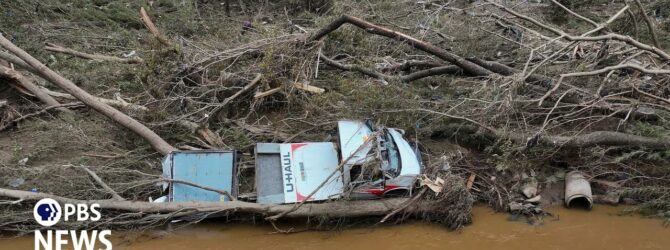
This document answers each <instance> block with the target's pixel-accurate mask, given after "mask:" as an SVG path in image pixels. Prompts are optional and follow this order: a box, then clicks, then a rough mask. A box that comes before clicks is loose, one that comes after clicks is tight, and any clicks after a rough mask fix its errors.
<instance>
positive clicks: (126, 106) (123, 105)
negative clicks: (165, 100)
mask: <svg viewBox="0 0 670 250" xmlns="http://www.w3.org/2000/svg"><path fill="white" fill-rule="evenodd" d="M39 88H40V89H41V90H42V91H44V93H47V94H48V95H50V96H53V97H58V98H63V99H68V100H77V98H76V97H74V96H72V95H70V94H65V93H61V92H56V91H53V90H50V89H47V88H44V87H39ZM95 98H96V99H97V100H98V101H99V102H102V103H104V104H107V105H109V106H112V107H115V108H118V109H122V110H125V111H132V112H137V113H145V112H147V111H149V109H148V108H147V107H145V106H142V105H137V104H132V103H128V102H126V101H123V100H112V99H105V98H101V97H95Z"/></svg>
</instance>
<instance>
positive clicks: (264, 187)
mask: <svg viewBox="0 0 670 250" xmlns="http://www.w3.org/2000/svg"><path fill="white" fill-rule="evenodd" d="M338 142H339V143H338V145H339V153H338V151H337V148H338V147H337V146H336V144H335V143H330V142H317V143H309V142H308V143H283V144H282V143H259V144H257V145H256V193H257V201H258V202H259V203H294V202H301V201H303V200H305V199H306V198H307V196H309V194H311V193H312V192H314V191H315V190H316V192H315V193H314V195H312V196H311V197H309V201H318V200H327V199H337V198H342V197H345V198H351V199H370V198H377V197H382V196H390V195H393V196H396V195H402V194H405V193H407V192H409V191H410V190H411V188H412V186H413V185H414V183H415V181H416V178H417V177H418V176H419V174H420V173H421V171H422V164H421V158H420V154H419V152H418V150H417V149H416V147H413V146H412V145H410V143H409V142H407V140H405V138H403V132H402V131H401V130H398V129H394V128H376V127H375V126H374V125H373V124H372V123H371V122H359V121H340V122H338ZM340 165H341V169H342V171H338V168H339V167H340ZM333 173H335V174H333ZM329 176H330V178H328V177H329Z"/></svg>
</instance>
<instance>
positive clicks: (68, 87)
mask: <svg viewBox="0 0 670 250" xmlns="http://www.w3.org/2000/svg"><path fill="white" fill-rule="evenodd" d="M0 46H2V47H4V48H5V49H7V50H8V51H10V52H11V53H13V54H14V55H16V56H17V57H19V58H21V59H22V60H23V61H24V62H26V63H27V64H28V65H30V66H31V67H32V68H34V69H35V70H37V71H39V72H40V75H41V76H43V77H44V78H45V79H47V80H49V81H50V82H52V83H54V84H56V85H58V86H59V87H60V88H62V89H63V90H65V91H66V92H68V93H69V94H71V95H72V96H74V97H76V98H77V99H79V100H80V101H81V102H83V103H84V104H86V105H87V106H89V107H91V108H93V109H95V110H97V111H98V112H100V113H101V114H103V115H105V116H107V117H109V118H110V119H112V120H113V121H115V122H116V123H118V124H120V125H121V126H123V127H126V128H128V129H130V130H131V131H133V132H134V133H136V134H137V135H139V136H141V137H143V138H144V139H146V140H147V141H148V142H149V144H151V146H152V147H153V148H154V149H156V151H158V152H160V153H162V154H168V153H169V152H170V151H173V150H176V149H175V148H174V147H172V145H170V144H168V143H167V142H166V141H164V140H163V138H161V137H160V136H158V135H157V134H156V133H155V132H153V131H152V130H151V129H149V128H147V127H146V126H144V125H143V124H142V123H140V122H138V121H136V120H135V119H133V118H131V117H130V116H128V115H126V114H124V113H122V112H120V111H118V110H116V109H115V108H113V107H111V106H109V105H107V104H105V103H102V102H100V101H98V99H97V98H96V97H95V96H93V95H91V94H89V93H88V92H86V91H84V90H82V89H80V88H79V87H78V86H77V85H75V84H74V83H73V82H72V81H70V80H68V79H66V78H64V77H62V76H61V75H59V74H58V73H56V72H55V71H53V70H51V69H50V68H48V67H47V66H45V65H44V64H42V63H41V62H40V61H38V60H37V59H35V58H34V57H32V56H31V55H30V54H28V53H27V52H25V51H24V50H22V49H21V48H19V47H17V46H16V45H14V44H13V43H12V42H10V41H9V40H7V39H6V38H5V37H4V36H2V35H0Z"/></svg>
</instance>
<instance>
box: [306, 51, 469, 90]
mask: <svg viewBox="0 0 670 250" xmlns="http://www.w3.org/2000/svg"><path fill="white" fill-rule="evenodd" d="M319 58H321V60H323V62H324V63H325V64H327V65H329V66H331V67H334V68H337V69H340V70H345V71H357V72H359V73H361V74H364V75H367V76H370V77H372V78H375V79H379V80H381V81H383V82H384V83H388V82H391V81H400V82H412V81H416V80H419V79H422V78H426V77H429V76H437V75H446V74H449V75H454V74H459V73H461V72H462V69H461V68H460V67H458V66H455V65H442V66H438V67H434V68H429V69H424V70H420V71H416V72H413V73H411V74H408V75H403V76H390V75H386V74H383V73H380V72H377V71H374V70H372V69H368V68H365V67H361V66H358V65H349V64H342V63H340V62H337V61H335V60H333V59H332V58H329V57H327V56H325V55H323V54H321V55H320V57H319Z"/></svg>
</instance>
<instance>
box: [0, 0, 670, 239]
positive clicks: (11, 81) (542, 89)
mask: <svg viewBox="0 0 670 250" xmlns="http://www.w3.org/2000/svg"><path fill="white" fill-rule="evenodd" d="M230 2H231V1H226V2H225V4H221V3H219V2H216V1H214V2H212V1H196V2H194V1H171V0H165V1H155V2H153V1H152V3H151V4H149V3H144V2H137V1H113V2H109V3H108V2H106V1H92V2H91V1H74V2H73V3H70V4H65V3H60V2H58V1H21V2H19V3H8V2H1V3H0V7H2V9H3V10H6V11H7V13H8V14H6V15H9V16H12V18H9V17H5V19H7V20H6V21H7V22H3V23H6V24H8V26H5V27H0V29H2V32H3V36H5V37H6V38H7V40H5V41H3V43H2V45H3V47H4V48H5V49H6V50H7V51H0V52H1V53H0V58H2V59H3V60H5V61H7V62H9V63H11V64H6V65H5V66H3V68H5V69H7V70H6V71H4V72H5V74H3V78H2V79H0V84H2V85H0V92H2V96H1V97H0V99H7V100H8V102H7V104H6V106H4V107H0V112H2V116H1V117H2V121H0V126H2V129H0V142H2V143H1V144H0V147H2V149H3V151H5V153H3V154H2V155H0V156H1V158H0V159H2V161H0V173H1V175H0V176H1V177H0V187H2V190H3V193H2V195H0V196H1V197H8V198H14V199H7V200H6V201H2V203H0V204H1V205H0V209H1V210H2V211H3V212H2V215H1V216H2V217H3V219H2V220H0V229H2V230H7V231H16V232H25V231H27V230H29V229H32V227H34V226H35V225H33V224H30V223H29V222H28V221H26V220H25V218H26V216H25V215H26V213H29V212H30V211H29V208H31V203H30V202H29V200H31V199H34V198H36V197H41V196H40V195H55V196H59V199H77V200H96V201H98V200H104V199H116V200H118V199H119V197H122V198H123V199H125V200H128V201H146V200H148V198H149V197H154V198H155V197H157V196H159V189H158V188H156V187H155V184H156V182H157V180H159V178H160V177H159V173H160V160H161V156H160V154H157V153H155V152H159V153H161V154H164V153H165V152H168V151H170V150H172V149H173V147H175V148H180V149H206V148H221V149H237V150H240V151H241V152H242V153H243V154H244V156H243V160H242V162H243V165H250V164H252V162H253V159H252V157H251V155H253V152H252V150H253V145H254V143H255V142H296V141H331V140H335V139H334V136H335V135H336V133H335V132H334V129H335V122H336V121H337V120H339V119H343V118H345V119H365V118H371V119H373V120H375V121H376V122H377V123H381V124H385V125H386V126H392V127H398V128H403V129H405V130H406V132H407V134H408V135H411V136H409V137H411V138H413V139H415V140H417V141H418V142H419V143H420V145H421V147H422V148H423V149H424V159H425V160H426V163H427V164H428V165H430V166H434V168H435V169H448V172H449V173H450V174H447V175H445V172H444V171H435V172H432V173H430V177H431V178H435V177H438V176H441V177H442V178H444V179H445V180H447V182H448V183H449V185H447V188H446V189H445V191H444V192H442V193H440V194H439V195H438V196H436V195H435V194H434V193H432V192H429V191H418V193H416V194H417V195H416V196H414V197H410V198H405V199H404V200H402V201H398V202H397V203H396V204H395V206H390V207H383V209H382V208H380V207H378V209H376V210H375V209H372V210H374V211H377V212H376V213H371V214H367V215H368V216H370V215H375V216H384V215H388V214H389V213H391V214H392V215H393V218H399V219H400V221H402V220H403V219H407V218H419V219H425V220H429V221H437V222H439V223H441V224H444V225H447V226H448V227H449V228H458V227H460V226H462V225H463V224H466V223H468V222H469V220H470V217H469V216H470V215H469V214H470V209H471V205H472V202H473V201H474V200H476V201H480V202H483V203H486V204H488V205H490V206H492V207H494V208H496V209H499V210H505V209H507V205H508V203H509V202H510V201H511V200H512V199H513V197H514V192H515V191H514V190H512V186H513V185H514V184H516V183H518V182H522V181H523V178H524V177H523V176H524V175H529V174H530V173H531V172H532V173H533V175H536V176H537V178H538V179H540V182H541V183H544V184H549V183H553V182H556V181H560V180H555V179H556V178H557V177H556V176H558V175H556V173H557V172H566V171H567V170H570V169H579V170H581V171H583V172H585V173H587V174H588V175H589V176H590V178H592V179H593V180H600V181H603V182H607V183H615V184H616V185H609V186H604V187H602V188H599V189H598V192H600V193H601V194H620V193H621V192H623V193H621V194H623V195H621V196H617V200H619V199H623V198H624V197H625V198H632V199H634V200H635V201H636V202H646V203H643V204H644V205H643V206H642V207H644V208H649V209H652V210H653V211H654V212H653V213H652V214H654V215H661V216H665V217H668V216H667V213H668V212H667V211H668V201H667V197H664V196H660V197H659V196H658V195H655V194H658V192H656V191H653V190H664V189H667V187H668V185H670V183H669V182H670V179H669V178H668V174H670V171H669V169H668V166H669V165H668V164H669V162H670V145H669V144H668V142H669V141H670V140H669V139H668V136H669V133H668V131H669V129H670V123H669V122H668V121H667V119H669V118H670V114H669V113H668V112H669V111H670V85H669V81H670V78H669V77H668V76H669V73H670V68H669V67H668V66H667V62H668V60H670V56H669V55H668V52H666V50H665V49H667V48H668V47H670V46H668V45H667V44H663V41H667V39H663V37H665V38H667V37H668V31H667V30H664V29H663V28H662V27H663V22H667V21H658V20H659V19H658V18H656V17H657V16H658V15H661V16H662V15H665V14H663V13H667V12H670V11H666V9H667V6H665V7H664V5H663V1H651V2H646V1H642V2H640V1H639V0H635V1H614V2H613V4H611V5H608V6H604V5H601V3H598V1H589V2H593V3H591V4H583V2H585V1H545V2H546V3H542V4H534V3H529V2H527V1H519V2H518V3H517V1H512V2H514V3H510V2H509V1H506V2H507V3H506V4H504V5H503V3H502V2H501V1H477V2H475V3H471V4H470V3H461V2H452V1H406V2H402V3H388V1H379V2H378V3H372V2H371V1H333V2H330V1H279V2H276V3H270V2H266V1H244V2H245V3H246V4H244V5H239V4H237V3H233V5H230ZM232 2H236V1H232ZM297 2H305V3H297ZM573 2H580V4H574V3H573ZM608 2H609V1H608ZM571 3H572V4H571ZM558 4H561V5H558ZM556 8H557V9H558V10H561V11H564V13H563V14H565V15H564V17H566V20H553V19H552V18H551V16H549V15H545V14H542V12H550V11H547V10H548V9H552V11H554V10H557V9H556ZM650 9H653V11H650ZM22 13H23V14H22ZM25 13H30V14H31V15H36V16H37V17H39V18H41V19H45V20H49V21H48V22H38V21H36V20H34V19H33V17H32V16H30V15H28V14H25ZM566 13H567V14H566ZM659 13H660V14H659ZM665 18H670V17H665ZM628 19H631V20H632V19H634V20H637V21H636V22H634V23H635V27H634V29H624V28H622V27H624V26H622V25H629V24H630V23H631V22H626V21H625V20H628ZM647 20H649V21H647ZM3 21H4V20H3ZM10 25H14V26H10ZM631 31H634V32H632V33H634V34H632V33H631ZM45 41H46V42H49V43H54V44H59V45H57V46H56V45H48V46H47V47H46V49H45V48H44V42H45ZM10 43H14V44H16V45H18V46H19V47H21V48H22V49H24V50H25V51H27V53H25V54H23V53H21V52H20V51H19V50H17V48H15V47H12V46H11V44H10ZM54 51H55V52H57V53H53V52H54ZM84 51H85V52H84ZM32 56H34V57H35V58H37V59H35V60H32V59H31V57H32ZM42 63H43V64H45V65H44V67H43V66H42V65H40V64H42ZM128 63H133V64H128ZM10 70H11V71H10ZM50 70H53V72H51V71H50ZM8 72H9V73H8ZM15 72H16V73H15ZM17 74H20V75H23V76H27V77H26V78H28V79H30V80H28V81H21V80H19V79H20V78H18V77H17ZM26 83H28V84H26ZM30 84H33V85H35V86H31V85H30ZM3 85H8V87H5V86H3ZM26 86H28V87H26ZM59 88H60V89H61V90H59ZM79 88H80V89H79ZM77 89H79V90H81V91H85V92H84V93H81V92H80V91H79V90H77ZM45 91H46V92H45ZM61 91H62V92H67V93H68V94H69V95H70V97H74V98H76V99H77V100H78V101H81V102H82V103H83V104H85V105H86V106H87V107H90V108H92V109H93V110H96V111H98V112H100V114H103V115H105V116H108V117H110V118H111V120H105V119H102V117H101V116H100V115H99V114H97V113H94V112H91V111H89V110H87V109H83V108H81V107H82V105H81V103H78V102H75V103H70V102H71V101H75V100H72V99H71V98H66V97H64V96H62V95H61V96H58V95H53V94H49V93H52V92H61ZM62 92H61V93H62ZM44 93H46V94H44ZM89 93H90V94H89ZM33 96H35V97H36V98H34V97H33ZM52 99H53V100H52ZM102 100H109V101H115V102H116V104H112V103H109V102H108V103H105V102H104V101H102ZM54 101H55V102H56V103H54ZM74 107H77V108H74ZM123 107H135V108H129V109H124V108H123ZM137 107H140V108H137ZM110 108H111V109H110ZM56 109H60V110H61V111H58V112H56V111H55V110H56ZM116 109H119V110H121V111H123V112H124V113H125V114H124V113H121V112H120V111H119V110H116ZM115 110H116V111H115ZM117 112H118V113H117ZM126 114H128V115H126ZM110 121H114V123H111V122H110ZM114 124H118V125H121V126H119V127H117V126H115V125H114ZM123 127H126V128H128V129H126V128H123ZM9 128H12V129H9ZM129 130H130V131H132V132H134V133H135V134H131V133H129ZM137 135H140V136H139V137H138V136H137ZM142 138H146V140H143V139H142ZM152 148H153V149H152ZM7 152H11V153H9V154H8V153H7ZM26 158H27V159H28V160H27V163H26V162H23V163H20V161H21V160H22V159H26ZM82 166H87V168H82ZM86 169H88V170H90V171H92V172H93V173H95V175H97V176H98V178H95V177H93V176H94V175H90V173H89V172H88V171H86ZM250 174H252V173H249V171H246V172H245V171H242V173H241V180H242V183H241V184H242V187H243V188H247V189H250V188H251V187H252V184H251V183H248V181H245V180H249V179H253V178H248V177H249V176H248V175H250ZM558 178H560V177H558ZM98 179H100V180H98ZM466 180H467V181H466ZM101 181H103V182H104V183H106V184H105V185H101V183H100V182H101ZM62 183H67V185H62ZM105 186H106V187H105ZM31 188H36V189H37V190H38V191H39V193H37V194H31V193H24V192H19V191H17V190H24V191H25V190H30V189H31ZM110 189H111V190H113V191H114V192H110V191H109V190H110ZM644 194H647V195H644ZM36 195H37V196H36ZM30 197H32V198H30ZM17 199H18V200H17ZM408 200H409V201H414V203H407V202H408ZM105 202H110V204H111V205H114V204H118V203H116V202H111V201H109V200H106V201H105ZM342 202H345V203H346V202H348V201H342ZM417 202H419V203H420V202H429V203H428V204H429V205H427V206H419V205H417V204H419V203H417ZM123 204H126V203H123ZM142 204H143V205H142V206H151V208H146V209H148V210H144V208H142V207H140V208H136V207H133V206H130V205H132V204H128V205H129V206H128V207H120V206H116V207H114V206H110V207H109V210H110V211H109V212H110V214H112V215H113V216H111V215H110V218H109V220H108V221H106V222H105V224H102V225H100V226H116V227H123V228H133V227H140V226H142V227H145V226H155V225H160V224H163V223H165V222H167V221H170V219H171V218H175V217H190V218H197V219H196V221H197V220H199V219H202V218H203V217H204V216H203V215H210V214H211V213H226V214H227V213H233V212H232V211H236V210H239V209H240V208H249V207H247V206H250V205H249V204H241V205H240V206H238V207H235V206H234V205H235V204H232V205H225V206H224V207H220V205H217V206H213V205H212V206H211V207H210V204H207V205H206V206H207V209H200V208H194V209H191V210H188V209H187V210H188V211H184V209H186V208H183V207H182V208H181V209H180V208H170V209H167V208H164V207H170V206H173V207H174V206H176V205H160V206H159V205H150V204H144V203H142ZM422 204H424V205H425V204H426V203H422ZM154 206H155V207H154ZM162 206H163V207H162ZM310 206H314V207H318V206H319V204H310ZM159 207H160V208H159ZM151 209H153V210H151ZM161 209H167V210H161ZM254 209H255V210H254ZM268 209H279V210H273V211H274V212H269V211H270V210H268ZM281 209H284V210H281ZM242 210H243V211H244V209H242ZM372 210H371V211H372ZM142 211H143V212H145V213H144V214H142V215H138V214H137V212H142ZM285 211H287V210H286V208H285V207H284V208H279V207H277V208H265V207H262V208H261V207H255V208H253V209H251V208H250V210H249V211H246V212H252V213H257V214H262V215H264V216H272V215H277V214H281V212H285ZM340 212H341V211H340ZM292 213H293V212H288V213H286V214H287V215H290V214H292ZM312 215H313V214H312ZM336 215H337V216H332V217H331V218H335V217H338V216H340V217H353V215H352V214H348V213H342V214H336ZM308 216H311V215H308ZM385 219H386V218H385ZM31 225H32V226H31ZM72 226H73V227H79V226H82V225H72Z"/></svg>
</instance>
